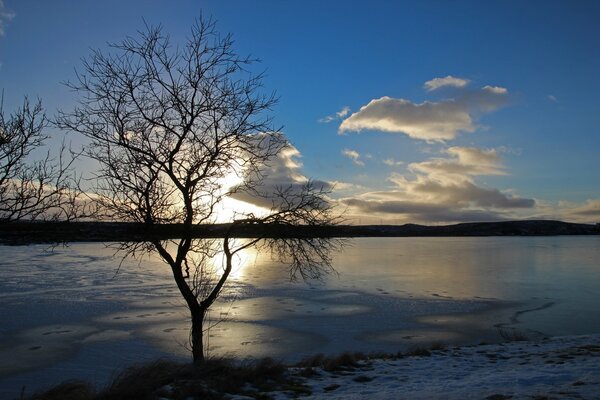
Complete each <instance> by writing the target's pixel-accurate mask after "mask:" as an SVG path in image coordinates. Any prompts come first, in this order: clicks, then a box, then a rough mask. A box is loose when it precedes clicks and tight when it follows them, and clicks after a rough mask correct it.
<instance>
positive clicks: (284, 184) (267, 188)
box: [230, 144, 331, 209]
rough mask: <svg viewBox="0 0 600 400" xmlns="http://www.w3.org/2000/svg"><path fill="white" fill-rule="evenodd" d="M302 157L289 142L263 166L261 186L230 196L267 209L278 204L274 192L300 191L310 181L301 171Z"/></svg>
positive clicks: (318, 184) (326, 186) (325, 185)
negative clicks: (283, 190)
mask: <svg viewBox="0 0 600 400" xmlns="http://www.w3.org/2000/svg"><path fill="white" fill-rule="evenodd" d="M301 157H302V155H301V154H300V151H298V149H297V148H296V147H294V146H293V145H291V144H287V146H286V147H285V148H283V150H281V151H280V152H279V154H278V155H277V157H275V158H274V159H272V160H270V161H269V162H268V163H267V164H266V165H265V166H264V167H263V168H261V171H260V173H261V175H262V176H261V180H260V185H259V186H257V187H255V188H253V190H251V191H248V190H238V191H236V192H234V193H233V194H232V195H231V196H230V197H231V198H232V199H234V200H240V201H243V202H246V203H249V204H252V205H255V206H258V207H262V208H265V209H270V208H272V207H274V206H276V205H275V204H273V196H272V194H273V193H276V192H277V191H278V190H280V189H286V188H291V190H298V191H300V190H301V188H302V187H303V186H304V185H305V184H306V183H307V182H308V178H307V177H306V176H304V174H303V173H302V171H301V169H302V163H301V162H300V160H299V158H301ZM313 183H314V184H315V186H316V187H320V188H323V189H324V190H329V189H331V184H329V183H327V182H323V181H313Z"/></svg>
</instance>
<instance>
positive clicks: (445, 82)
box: [423, 75, 470, 92]
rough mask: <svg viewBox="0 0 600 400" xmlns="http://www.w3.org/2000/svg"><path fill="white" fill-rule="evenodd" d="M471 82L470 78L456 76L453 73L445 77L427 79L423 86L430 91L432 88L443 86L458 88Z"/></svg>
mask: <svg viewBox="0 0 600 400" xmlns="http://www.w3.org/2000/svg"><path fill="white" fill-rule="evenodd" d="M469 82H470V81H469V80H468V79H463V78H456V77H454V76H452V75H448V76H447V77H445V78H434V79H432V80H430V81H427V82H425V84H424V85H423V87H424V88H425V90H427V91H428V92H431V91H432V90H436V89H439V88H442V87H448V86H450V87H457V88H461V87H465V86H467V85H468V84H469Z"/></svg>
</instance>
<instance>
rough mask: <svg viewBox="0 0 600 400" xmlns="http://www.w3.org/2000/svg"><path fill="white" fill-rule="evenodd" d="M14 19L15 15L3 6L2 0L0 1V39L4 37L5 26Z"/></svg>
mask: <svg viewBox="0 0 600 400" xmlns="http://www.w3.org/2000/svg"><path fill="white" fill-rule="evenodd" d="M14 17H15V13H13V12H11V11H9V10H7V9H6V7H5V6H4V0H0V37H2V36H4V33H5V29H6V24H7V22H9V21H10V20H12V19H13V18H14Z"/></svg>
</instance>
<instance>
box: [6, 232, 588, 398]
mask: <svg viewBox="0 0 600 400" xmlns="http://www.w3.org/2000/svg"><path fill="white" fill-rule="evenodd" d="M113 253H114V251H113V250H111V249H108V248H106V247H105V246H104V245H102V244H89V243H87V244H83V243H82V244H73V245H71V246H70V247H67V248H62V247H59V248H55V249H49V248H48V247H47V246H37V245H36V246H27V247H0V254H1V257H0V314H1V315H2V320H1V323H0V357H1V358H2V359H3V360H12V362H8V363H6V362H5V363H3V365H0V394H2V393H4V394H6V393H10V394H11V395H14V394H15V393H17V392H15V390H17V391H18V390H20V387H21V386H22V385H31V382H37V384H45V383H51V382H54V381H56V380H62V379H67V378H73V377H86V378H89V379H93V380H95V381H97V382H103V381H104V380H106V378H107V377H108V376H110V374H111V373H112V371H113V369H114V368H116V367H120V366H124V365H128V364H131V363H132V362H138V361H144V360H148V359H153V358H157V357H173V358H181V359H186V358H187V357H189V351H188V349H187V348H188V327H189V326H188V317H187V309H186V308H185V306H184V304H183V301H182V300H181V298H180V297H179V294H178V292H177V289H176V287H175V284H174V283H173V281H172V278H171V275H170V271H169V269H168V268H167V266H166V265H164V264H163V263H161V262H160V260H157V259H156V258H152V257H149V258H145V259H143V260H138V261H134V260H126V261H125V262H123V263H122V264H121V265H120V267H119V264H120V263H119V261H120V259H119V258H115V257H114V256H113ZM334 267H335V269H336V272H337V273H334V274H330V275H329V276H327V277H326V278H325V279H324V280H322V281H316V282H290V280H289V271H288V270H287V268H286V266H284V265H281V264H279V263H277V262H275V261H273V260H271V258H270V257H269V256H268V255H266V254H264V252H263V253H260V254H257V253H254V252H246V253H245V254H243V255H242V256H241V257H240V258H239V259H238V260H237V262H236V267H235V270H234V271H233V274H232V277H231V279H230V282H229V284H228V286H227V289H226V290H225V292H224V295H223V296H222V298H221V301H220V302H219V303H218V304H215V306H214V307H213V309H212V310H211V313H210V321H209V322H210V324H209V326H210V329H209V330H208V332H207V338H208V343H207V345H208V348H209V354H210V355H215V356H222V355H230V356H235V357H246V356H252V357H263V356H272V357H276V358H280V359H285V360H289V361H293V360H296V359H298V358H301V357H302V356H305V355H309V354H314V353H317V352H325V353H338V352H341V351H345V350H353V351H389V352H393V351H397V350H402V349H406V348H409V347H412V346H419V345H426V344H429V343H432V342H444V343H453V344H462V343H477V342H480V341H495V340H501V339H502V337H501V336H502V333H503V332H504V335H506V332H515V331H516V332H519V333H520V334H523V335H526V336H529V337H540V336H553V335H571V334H585V333H600V311H598V304H600V291H598V290H597V289H598V287H600V237H597V236H596V237H490V238H363V239H355V240H353V241H352V242H351V245H350V246H348V247H346V248H345V249H344V250H343V251H342V252H341V253H339V254H337V255H336V256H335V258H334Z"/></svg>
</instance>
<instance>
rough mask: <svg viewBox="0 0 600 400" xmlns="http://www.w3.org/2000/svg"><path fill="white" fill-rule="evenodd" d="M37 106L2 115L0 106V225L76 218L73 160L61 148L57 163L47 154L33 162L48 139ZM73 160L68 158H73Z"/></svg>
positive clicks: (27, 103) (26, 103) (39, 105)
mask: <svg viewBox="0 0 600 400" xmlns="http://www.w3.org/2000/svg"><path fill="white" fill-rule="evenodd" d="M47 124H48V119H47V118H46V115H45V114H44V110H43V108H42V103H41V101H39V100H38V101H37V102H36V103H34V104H32V103H31V102H30V101H29V100H28V99H27V98H25V99H24V100H23V104H22V106H20V107H19V108H18V109H17V110H16V111H15V112H14V113H12V114H9V115H5V113H4V108H3V101H0V222H10V221H17V220H37V219H44V220H70V219H73V218H75V217H76V216H77V215H78V204H77V201H76V200H77V195H78V192H77V191H76V190H75V189H74V188H75V186H76V185H75V180H74V175H73V173H72V172H73V171H72V170H71V166H72V163H73V161H74V158H73V157H69V158H67V157H66V149H65V146H64V145H63V146H62V147H61V148H60V150H59V151H58V154H57V155H56V156H55V158H52V156H51V154H50V152H49V151H48V152H47V153H46V154H45V156H43V158H42V159H41V160H35V161H32V160H31V159H30V158H31V157H32V155H33V154H32V153H33V152H34V151H35V150H38V149H40V148H41V147H42V146H43V145H44V142H45V141H46V139H48V137H47V136H46V135H45V134H44V133H43V130H44V128H45V127H46V126H47ZM71 156H72V154H71Z"/></svg>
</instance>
